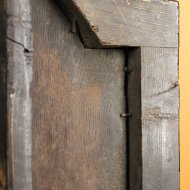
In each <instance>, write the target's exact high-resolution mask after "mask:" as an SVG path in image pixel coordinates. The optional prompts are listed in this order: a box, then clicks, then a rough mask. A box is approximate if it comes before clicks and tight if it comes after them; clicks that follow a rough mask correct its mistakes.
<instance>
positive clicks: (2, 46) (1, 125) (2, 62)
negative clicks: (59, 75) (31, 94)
mask: <svg viewBox="0 0 190 190" xmlns="http://www.w3.org/2000/svg"><path fill="white" fill-rule="evenodd" d="M0 26H1V29H0V190H5V189H6V187H7V176H6V175H7V172H6V170H7V154H6V148H7V143H6V135H7V131H6V123H7V122H6V117H7V110H6V99H7V95H6V67H7V52H6V6H5V1H4V0H3V1H1V2H0Z"/></svg>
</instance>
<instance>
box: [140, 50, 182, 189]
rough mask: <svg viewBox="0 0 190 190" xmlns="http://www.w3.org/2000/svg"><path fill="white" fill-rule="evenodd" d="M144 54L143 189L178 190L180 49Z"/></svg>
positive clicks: (147, 51)
mask: <svg viewBox="0 0 190 190" xmlns="http://www.w3.org/2000/svg"><path fill="white" fill-rule="evenodd" d="M141 51H142V52H141V53H142V64H141V69H142V70H141V77H142V84H141V91H142V135H143V138H142V149H143V154H142V155H143V189H146V190H152V189H154V190H165V189H167V190H178V189H179V141H178V139H179V137H178V135H179V130H178V126H179V121H178V118H179V87H178V49H177V48H142V50H141Z"/></svg>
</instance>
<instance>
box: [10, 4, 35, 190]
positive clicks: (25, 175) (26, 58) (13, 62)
mask: <svg viewBox="0 0 190 190" xmlns="http://www.w3.org/2000/svg"><path fill="white" fill-rule="evenodd" d="M30 9H31V6H30V1H29V0H18V1H12V0H8V1H7V18H8V21H7V22H8V25H7V54H8V75H7V80H8V92H7V96H8V97H7V98H8V103H7V105H8V137H9V139H8V146H9V147H8V189H10V190H24V189H27V190H32V175H31V154H32V152H31V150H32V149H31V119H32V115H31V98H30V84H31V81H32V54H33V53H32V32H31V28H32V26H31V15H30V13H31V12H30Z"/></svg>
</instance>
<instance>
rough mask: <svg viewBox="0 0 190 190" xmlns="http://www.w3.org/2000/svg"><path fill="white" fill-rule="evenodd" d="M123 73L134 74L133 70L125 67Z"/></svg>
mask: <svg viewBox="0 0 190 190" xmlns="http://www.w3.org/2000/svg"><path fill="white" fill-rule="evenodd" d="M123 71H124V72H126V73H132V70H130V69H128V67H124V69H123Z"/></svg>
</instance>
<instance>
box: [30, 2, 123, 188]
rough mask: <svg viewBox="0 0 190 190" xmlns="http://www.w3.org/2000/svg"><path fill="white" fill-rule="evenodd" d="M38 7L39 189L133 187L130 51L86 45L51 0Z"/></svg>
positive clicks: (35, 131) (35, 122)
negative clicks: (129, 169)
mask: <svg viewBox="0 0 190 190" xmlns="http://www.w3.org/2000/svg"><path fill="white" fill-rule="evenodd" d="M32 7H33V33H34V65H33V83H32V88H31V93H32V103H33V104H32V117H33V119H32V137H33V138H32V139H33V140H32V149H33V159H32V163H33V189H35V190H50V189H52V190H62V189H64V190H74V189H77V190H115V189H117V190H124V189H126V133H125V131H126V124H125V122H126V121H125V118H121V117H120V114H121V113H123V112H125V95H124V75H125V74H124V72H123V67H124V64H125V55H124V53H123V51H121V50H90V49H84V47H83V44H82V43H81V41H80V39H79V37H78V35H77V34H73V33H71V26H70V24H69V23H68V21H67V20H66V19H65V17H64V15H63V14H62V13H61V12H60V11H59V9H58V8H56V6H55V5H54V4H52V2H51V1H50V0H41V1H39V0H34V1H33V2H32ZM39 18H40V19H39Z"/></svg>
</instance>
